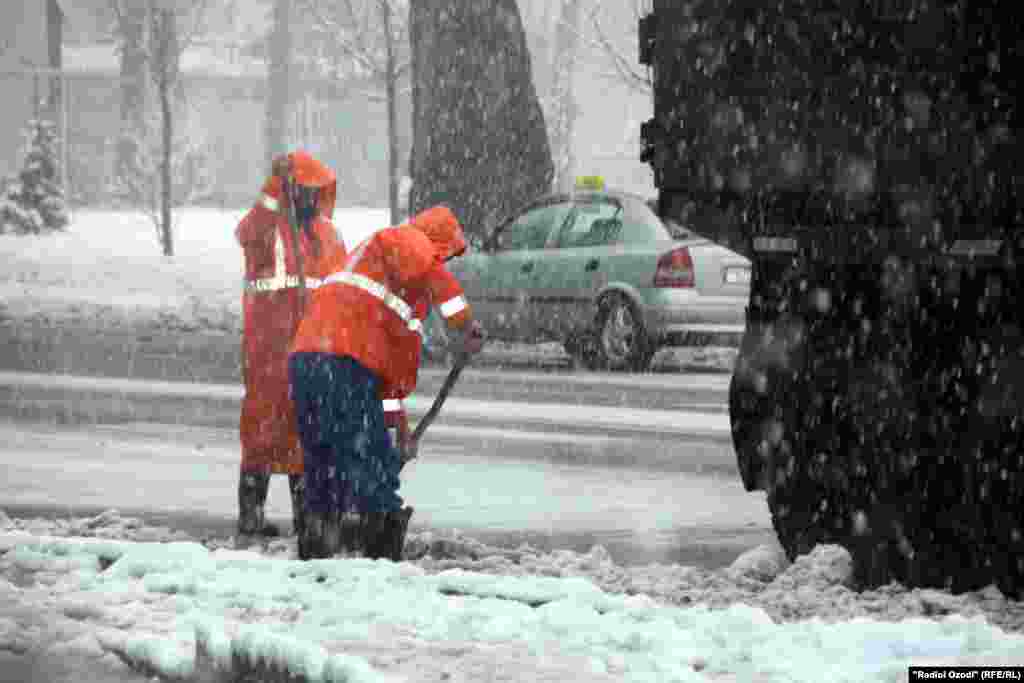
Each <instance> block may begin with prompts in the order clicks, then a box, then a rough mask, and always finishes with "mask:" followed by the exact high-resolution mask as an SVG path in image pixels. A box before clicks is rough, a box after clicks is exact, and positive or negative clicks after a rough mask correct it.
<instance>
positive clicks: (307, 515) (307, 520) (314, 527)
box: [299, 512, 330, 560]
mask: <svg viewBox="0 0 1024 683" xmlns="http://www.w3.org/2000/svg"><path fill="white" fill-rule="evenodd" d="M327 519H328V515H321V514H318V513H316V512H304V513H303V521H302V533H300V534H299V559H300V560H322V559H325V558H328V557H330V554H329V553H328V552H327V549H326V547H325V543H324V537H325V535H326V527H327Z"/></svg>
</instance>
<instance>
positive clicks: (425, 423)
mask: <svg viewBox="0 0 1024 683" xmlns="http://www.w3.org/2000/svg"><path fill="white" fill-rule="evenodd" d="M468 362H469V356H468V355H467V354H462V353H460V354H459V355H457V356H456V357H455V362H454V363H453V364H452V369H451V370H449V371H448V376H447V377H445V379H444V384H442V385H441V389H440V391H438V392H437V396H436V397H435V398H434V403H433V405H431V406H430V410H428V411H427V414H426V415H424V416H423V419H421V420H420V421H419V422H418V423H417V424H416V429H414V430H413V432H412V436H410V437H409V440H410V441H413V442H414V443H419V440H420V439H421V438H422V437H423V433H424V432H425V431H427V427H429V426H430V423H432V422H433V421H434V419H435V418H436V417H437V415H438V413H440V412H441V406H443V405H444V402H445V400H446V399H447V398H448V394H450V393H451V391H452V387H454V386H455V383H456V382H457V381H459V375H460V374H462V369H463V368H465V367H466V364H467V363H468ZM409 460H411V458H406V457H405V454H404V453H403V455H402V467H405V464H406V463H407V462H409Z"/></svg>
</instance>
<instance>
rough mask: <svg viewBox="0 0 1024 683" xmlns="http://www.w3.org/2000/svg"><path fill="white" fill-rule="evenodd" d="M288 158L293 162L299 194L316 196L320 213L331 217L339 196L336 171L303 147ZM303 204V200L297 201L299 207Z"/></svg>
mask: <svg viewBox="0 0 1024 683" xmlns="http://www.w3.org/2000/svg"><path fill="white" fill-rule="evenodd" d="M288 160H289V161H290V162H291V172H292V177H293V178H294V179H295V184H296V185H298V186H299V187H298V188H297V189H298V190H299V194H300V195H304V196H305V197H314V196H315V197H316V201H315V206H316V207H318V208H319V210H320V213H322V214H324V215H325V216H327V217H328V218H331V217H332V215H333V214H334V204H335V202H336V201H337V196H338V179H337V176H335V174H334V171H332V170H331V169H330V168H328V167H327V166H326V165H325V164H323V163H322V162H320V161H318V160H317V159H315V158H314V157H313V155H312V154H310V153H309V152H306V151H305V150H301V149H300V150H297V151H295V152H292V153H291V154H289V155H288ZM301 204H302V202H297V203H296V205H297V207H298V206H301Z"/></svg>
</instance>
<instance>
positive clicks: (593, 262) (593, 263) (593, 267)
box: [583, 258, 601, 270]
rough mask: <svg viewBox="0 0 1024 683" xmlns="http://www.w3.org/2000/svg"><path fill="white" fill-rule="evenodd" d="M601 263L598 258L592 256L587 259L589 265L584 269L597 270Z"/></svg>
mask: <svg viewBox="0 0 1024 683" xmlns="http://www.w3.org/2000/svg"><path fill="white" fill-rule="evenodd" d="M600 265H601V261H599V260H598V259H596V258H592V259H590V260H589V261H587V265H585V266H584V267H583V270H597V267H598V266H600Z"/></svg>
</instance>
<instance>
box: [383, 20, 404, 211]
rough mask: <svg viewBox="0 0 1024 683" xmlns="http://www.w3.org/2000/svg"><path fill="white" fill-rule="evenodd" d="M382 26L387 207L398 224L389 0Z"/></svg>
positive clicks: (395, 109)
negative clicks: (385, 99) (385, 107)
mask: <svg viewBox="0 0 1024 683" xmlns="http://www.w3.org/2000/svg"><path fill="white" fill-rule="evenodd" d="M380 11H381V23H382V25H383V27H384V49H385V55H386V57H385V59H386V61H385V64H384V89H385V92H386V93H387V106H388V208H389V210H390V213H391V225H398V223H399V222H400V221H401V217H400V216H399V215H398V180H399V178H398V102H397V98H398V73H397V72H398V67H397V64H396V60H395V36H394V33H392V31H391V11H392V8H391V0H380Z"/></svg>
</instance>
